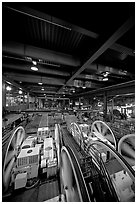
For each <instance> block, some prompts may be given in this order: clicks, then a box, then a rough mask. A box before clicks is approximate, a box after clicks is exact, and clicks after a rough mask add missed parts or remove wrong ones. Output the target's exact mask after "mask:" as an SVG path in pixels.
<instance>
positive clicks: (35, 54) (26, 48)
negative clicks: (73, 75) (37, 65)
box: [2, 42, 80, 67]
mask: <svg viewBox="0 0 137 204" xmlns="http://www.w3.org/2000/svg"><path fill="white" fill-rule="evenodd" d="M2 51H3V52H6V53H10V54H17V55H21V56H29V57H32V58H36V59H43V60H47V61H50V62H54V63H57V64H64V65H69V66H74V67H77V66H80V60H79V59H77V58H75V57H73V56H72V55H67V54H64V53H59V52H55V51H51V50H47V49H43V48H38V47H34V46H30V45H25V44H21V43H16V42H5V43H3V45H2Z"/></svg>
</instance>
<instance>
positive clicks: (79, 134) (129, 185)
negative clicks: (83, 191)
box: [69, 121, 135, 201]
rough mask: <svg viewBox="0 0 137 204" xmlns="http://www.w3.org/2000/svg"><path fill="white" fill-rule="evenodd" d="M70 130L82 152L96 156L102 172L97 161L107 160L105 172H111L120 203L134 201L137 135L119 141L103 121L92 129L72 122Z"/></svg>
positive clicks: (94, 158) (95, 123) (109, 174)
mask: <svg viewBox="0 0 137 204" xmlns="http://www.w3.org/2000/svg"><path fill="white" fill-rule="evenodd" d="M69 129H70V132H71V134H72V135H73V138H74V139H75V141H76V142H77V144H78V145H79V146H80V147H81V149H82V150H84V152H86V153H87V154H88V155H90V156H92V158H93V162H94V164H95V165H96V167H97V168H98V169H99V171H101V168H100V165H99V162H98V161H97V158H99V160H103V163H104V164H105V171H106V172H108V176H109V177H110V180H111V183H112V184H113V187H114V188H115V191H116V194H117V197H118V200H119V201H134V199H135V188H134V187H135V178H134V176H135V175H134V170H133V169H134V167H135V166H134V165H135V136H134V134H131V135H126V136H124V137H122V138H121V139H120V140H119V142H117V141H116V138H115V136H114V134H113V132H112V130H111V129H110V128H109V126H108V125H107V124H105V123H104V122H102V121H95V122H93V124H92V125H91V126H88V125H87V124H77V123H75V122H72V123H71V124H70V128H69ZM116 150H117V151H118V152H119V153H120V154H121V155H122V156H121V155H120V154H119V153H118V152H117V151H116ZM125 160H126V161H125ZM127 162H128V163H127ZM130 165H131V166H132V167H131V166H130Z"/></svg>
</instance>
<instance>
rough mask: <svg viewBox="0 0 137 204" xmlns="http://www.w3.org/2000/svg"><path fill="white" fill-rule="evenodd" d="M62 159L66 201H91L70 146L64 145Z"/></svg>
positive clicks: (62, 177)
mask: <svg viewBox="0 0 137 204" xmlns="http://www.w3.org/2000/svg"><path fill="white" fill-rule="evenodd" d="M61 159H62V165H61V180H62V184H63V187H64V192H65V201H67V202H84V201H87V202H88V201H90V199H89V195H88V192H87V188H86V184H85V182H84V178H83V175H82V172H81V169H80V166H79V165H78V162H77V160H76V158H75V156H74V153H73V152H72V150H71V149H70V148H69V147H64V146H63V147H62V151H61Z"/></svg>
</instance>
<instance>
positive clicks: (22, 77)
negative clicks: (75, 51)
mask: <svg viewBox="0 0 137 204" xmlns="http://www.w3.org/2000/svg"><path fill="white" fill-rule="evenodd" d="M4 74H5V75H6V76H8V77H9V78H11V79H12V80H15V81H22V82H29V83H39V82H42V83H43V84H51V85H55V86H56V85H63V84H64V83H65V80H64V79H57V78H54V77H42V80H41V76H35V75H26V73H24V74H17V73H10V72H5V73H4Z"/></svg>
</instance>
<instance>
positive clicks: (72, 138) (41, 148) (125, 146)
mask: <svg viewBox="0 0 137 204" xmlns="http://www.w3.org/2000/svg"><path fill="white" fill-rule="evenodd" d="M47 117H51V116H48V115H47V116H45V115H44V118H45V119H46V121H47V120H48V121H49V118H47ZM66 118H69V116H68V115H67V117H66ZM51 119H52V118H50V120H51ZM56 119H58V118H56ZM71 119H72V120H71V121H68V122H67V126H69V127H67V126H66V124H64V123H61V124H56V123H55V124H54V127H53V125H50V126H47V125H44V126H39V127H38V128H37V132H36V134H28V135H27V134H26V133H25V130H24V128H23V127H21V126H19V127H17V128H16V129H15V130H14V131H13V133H12V134H11V136H10V137H9V140H8V142H7V143H6V145H5V146H4V149H3V194H4V193H5V192H7V191H9V190H10V192H14V191H16V190H19V189H26V190H29V189H31V188H35V187H37V186H39V185H42V183H41V179H42V178H44V180H45V181H46V180H47V181H48V180H51V178H57V179H58V188H59V192H58V196H59V197H60V198H61V197H62V196H63V201H65V202H71V201H72V202H112V201H113V202H115V201H128V202H129V201H134V200H135V171H134V168H135V162H134V160H135V142H134V140H135V136H134V134H131V135H126V136H124V137H122V138H121V139H120V140H117V138H116V137H115V135H114V133H113V131H112V130H111V128H110V127H109V126H108V125H107V124H106V123H104V122H102V121H94V122H93V123H92V125H89V124H86V123H81V124H78V123H76V120H75V119H76V118H74V117H73V116H72V117H71ZM41 120H43V118H41ZM42 122H43V123H40V124H44V121H42ZM45 124H47V123H45ZM68 130H69V131H68ZM70 133H71V134H70Z"/></svg>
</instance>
